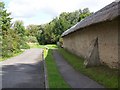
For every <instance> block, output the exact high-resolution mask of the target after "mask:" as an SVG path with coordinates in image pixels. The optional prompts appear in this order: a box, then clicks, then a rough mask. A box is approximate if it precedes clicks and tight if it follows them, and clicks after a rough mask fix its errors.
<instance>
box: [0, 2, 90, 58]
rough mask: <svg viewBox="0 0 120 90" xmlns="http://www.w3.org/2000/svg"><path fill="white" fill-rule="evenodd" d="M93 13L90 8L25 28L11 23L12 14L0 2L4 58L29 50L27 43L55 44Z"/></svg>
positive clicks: (0, 38) (0, 36) (0, 35)
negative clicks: (65, 33)
mask: <svg viewBox="0 0 120 90" xmlns="http://www.w3.org/2000/svg"><path fill="white" fill-rule="evenodd" d="M91 14H92V13H91V12H90V11H89V9H88V8H85V9H83V10H81V9H80V10H76V11H74V12H63V13H61V14H60V15H59V17H56V18H54V19H53V20H52V21H51V22H49V23H46V24H42V25H28V26H27V27H26V28H25V27H24V23H23V22H22V21H19V20H17V21H15V22H14V23H11V20H12V18H10V13H8V12H7V10H6V9H5V7H4V3H3V2H0V40H1V41H2V42H0V44H2V53H0V54H1V55H2V56H3V57H10V56H12V55H13V54H14V53H17V52H19V51H21V49H26V48H29V46H28V45H27V43H26V42H33V43H34V42H37V41H38V42H39V44H42V45H44V44H53V43H54V44H55V43H57V42H58V41H60V43H62V39H60V37H61V34H62V33H63V32H64V31H65V30H67V29H69V28H70V27H72V26H73V25H75V24H76V23H78V22H79V21H81V20H82V19H84V18H85V17H87V16H89V15H91Z"/></svg>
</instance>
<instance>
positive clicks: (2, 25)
mask: <svg viewBox="0 0 120 90" xmlns="http://www.w3.org/2000/svg"><path fill="white" fill-rule="evenodd" d="M10 15H11V14H10V13H8V12H7V10H5V8H4V3H3V2H0V39H1V41H2V42H0V43H2V53H1V55H2V57H3V58H6V57H11V56H13V55H14V54H15V53H18V52H20V51H21V49H24V48H29V46H28V45H27V43H26V40H25V38H24V37H25V27H24V25H23V22H22V21H16V22H15V23H14V24H13V26H12V24H11V19H12V18H10Z"/></svg>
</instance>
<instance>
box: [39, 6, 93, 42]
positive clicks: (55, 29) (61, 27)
mask: <svg viewBox="0 0 120 90" xmlns="http://www.w3.org/2000/svg"><path fill="white" fill-rule="evenodd" d="M91 14H92V13H91V12H90V11H89V9H88V8H85V9H83V10H81V9H80V10H76V11H74V12H63V13H61V14H60V16H59V17H56V18H54V19H53V20H52V21H51V22H49V23H47V24H44V25H40V26H39V29H38V31H39V33H38V34H37V40H38V42H39V44H52V43H56V42H58V41H59V39H60V37H61V34H62V33H63V32H64V31H65V30H67V29H69V28H70V27H72V26H73V25H75V24H76V23H78V22H79V21H81V20H82V19H84V18H85V17H87V16H89V15H91Z"/></svg>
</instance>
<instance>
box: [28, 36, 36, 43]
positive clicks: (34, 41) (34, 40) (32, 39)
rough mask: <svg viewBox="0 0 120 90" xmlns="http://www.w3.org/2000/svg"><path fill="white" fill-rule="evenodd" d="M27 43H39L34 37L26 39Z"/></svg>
mask: <svg viewBox="0 0 120 90" xmlns="http://www.w3.org/2000/svg"><path fill="white" fill-rule="evenodd" d="M26 41H27V42H28V43H37V42H38V41H37V39H36V37H33V36H29V37H26Z"/></svg>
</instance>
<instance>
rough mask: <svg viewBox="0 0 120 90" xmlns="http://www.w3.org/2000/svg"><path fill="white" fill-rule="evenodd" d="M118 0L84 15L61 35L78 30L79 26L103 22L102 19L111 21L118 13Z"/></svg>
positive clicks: (119, 8)
mask: <svg viewBox="0 0 120 90" xmlns="http://www.w3.org/2000/svg"><path fill="white" fill-rule="evenodd" d="M119 11H120V0H116V1H114V2H112V3H111V4H109V5H107V6H106V7H104V8H102V9H101V10H99V11H97V12H96V13H94V14H92V15H91V16H88V17H86V18H85V19H84V20H82V21H80V22H78V23H77V24H76V25H74V26H73V27H71V28H70V29H68V30H66V31H65V32H64V33H63V34H62V37H64V36H66V35H68V34H70V33H72V32H74V31H77V30H80V29H81V28H84V27H87V26H90V25H93V24H96V23H100V22H104V21H111V20H113V19H115V18H116V17H118V16H119V15H120V12H119Z"/></svg>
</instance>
